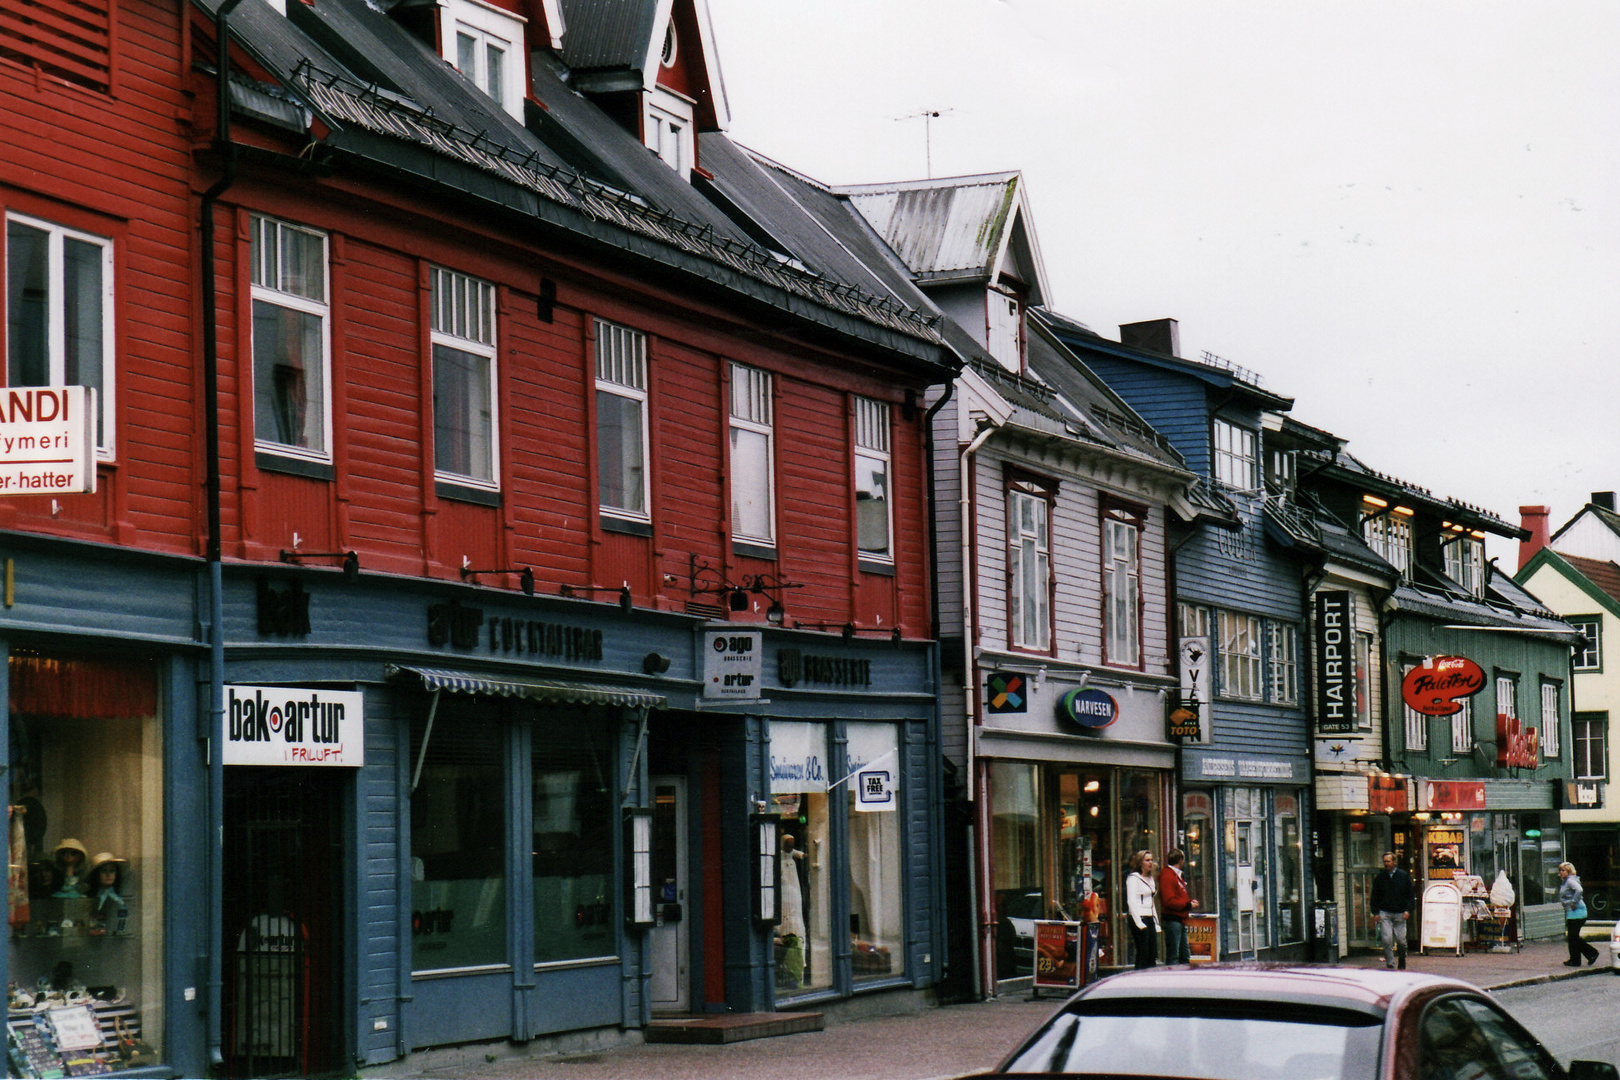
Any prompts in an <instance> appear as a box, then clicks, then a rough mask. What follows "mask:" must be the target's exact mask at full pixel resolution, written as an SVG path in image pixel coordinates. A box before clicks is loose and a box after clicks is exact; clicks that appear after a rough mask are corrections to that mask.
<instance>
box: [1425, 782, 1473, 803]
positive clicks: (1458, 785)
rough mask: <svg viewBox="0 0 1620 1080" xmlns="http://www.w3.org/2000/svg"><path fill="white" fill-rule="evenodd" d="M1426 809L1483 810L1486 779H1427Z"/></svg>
mask: <svg viewBox="0 0 1620 1080" xmlns="http://www.w3.org/2000/svg"><path fill="white" fill-rule="evenodd" d="M1423 786H1424V792H1425V798H1424V800H1423V803H1424V805H1423V809H1424V810H1483V809H1485V781H1483V780H1425V781H1424V782H1423Z"/></svg>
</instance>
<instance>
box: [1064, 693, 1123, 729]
mask: <svg viewBox="0 0 1620 1080" xmlns="http://www.w3.org/2000/svg"><path fill="white" fill-rule="evenodd" d="M1058 717H1059V719H1061V720H1063V721H1064V722H1065V723H1068V724H1070V725H1072V726H1073V727H1077V728H1080V729H1081V730H1082V731H1096V730H1098V729H1100V728H1105V727H1108V726H1109V725H1110V724H1112V723H1113V722H1114V721H1115V720H1118V719H1119V702H1117V701H1115V700H1114V697H1113V695H1112V694H1108V693H1104V692H1103V691H1101V690H1098V689H1097V688H1096V687H1094V686H1088V687H1082V688H1080V689H1077V690H1070V691H1069V692H1068V693H1066V694H1064V695H1063V697H1062V698H1061V699H1059V701H1058Z"/></svg>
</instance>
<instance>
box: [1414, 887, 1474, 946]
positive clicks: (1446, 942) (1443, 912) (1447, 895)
mask: <svg viewBox="0 0 1620 1080" xmlns="http://www.w3.org/2000/svg"><path fill="white" fill-rule="evenodd" d="M1462 909H1463V907H1462V893H1461V892H1459V891H1458V890H1457V886H1455V885H1453V884H1452V883H1451V882H1449V881H1441V882H1436V883H1435V884H1433V885H1430V886H1429V887H1428V888H1426V889H1424V890H1423V929H1422V932H1421V934H1420V936H1419V937H1418V945H1419V948H1421V949H1422V950H1423V951H1424V952H1428V951H1429V950H1430V949H1443V950H1445V951H1447V952H1454V953H1456V954H1457V955H1459V956H1461V955H1462Z"/></svg>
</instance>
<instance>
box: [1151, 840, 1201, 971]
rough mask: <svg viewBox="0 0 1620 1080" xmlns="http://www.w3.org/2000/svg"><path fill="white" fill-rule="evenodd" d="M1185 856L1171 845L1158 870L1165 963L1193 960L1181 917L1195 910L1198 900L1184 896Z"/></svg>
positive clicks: (1188, 962)
mask: <svg viewBox="0 0 1620 1080" xmlns="http://www.w3.org/2000/svg"><path fill="white" fill-rule="evenodd" d="M1186 857H1187V856H1186V855H1185V854H1184V853H1183V852H1182V850H1181V849H1180V848H1171V849H1170V853H1169V854H1168V855H1166V856H1165V857H1164V869H1163V870H1160V871H1159V913H1160V914H1161V915H1162V916H1163V921H1164V962H1165V963H1167V964H1190V963H1192V953H1191V952H1189V951H1188V949H1187V924H1186V923H1185V922H1183V921H1182V920H1184V919H1185V918H1186V917H1187V913H1188V912H1190V911H1197V910H1198V901H1196V900H1194V899H1193V898H1192V897H1190V896H1188V895H1187V879H1186V878H1184V877H1183V876H1182V874H1181V864H1182V861H1183V860H1184V859H1186Z"/></svg>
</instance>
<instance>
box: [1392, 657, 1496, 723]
mask: <svg viewBox="0 0 1620 1080" xmlns="http://www.w3.org/2000/svg"><path fill="white" fill-rule="evenodd" d="M1483 689H1485V672H1484V670H1482V669H1481V668H1480V666H1479V665H1478V664H1476V663H1474V662H1473V661H1472V660H1470V659H1468V658H1467V657H1465V656H1431V657H1429V658H1428V659H1427V660H1425V661H1423V663H1421V664H1419V665H1418V666H1417V667H1415V668H1413V669H1412V670H1411V671H1408V672H1407V673H1406V678H1404V679H1402V680H1401V698H1402V700H1404V701H1405V702H1406V704H1407V706H1408V707H1409V708H1411V710H1412V711H1413V712H1419V713H1422V714H1423V715H1424V716H1452V715H1454V714H1456V713H1459V712H1462V704H1461V703H1460V702H1459V701H1458V700H1457V699H1458V698H1465V697H1472V696H1473V695H1475V694H1477V693H1479V692H1480V691H1481V690H1483Z"/></svg>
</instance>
